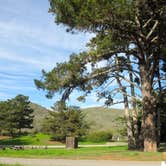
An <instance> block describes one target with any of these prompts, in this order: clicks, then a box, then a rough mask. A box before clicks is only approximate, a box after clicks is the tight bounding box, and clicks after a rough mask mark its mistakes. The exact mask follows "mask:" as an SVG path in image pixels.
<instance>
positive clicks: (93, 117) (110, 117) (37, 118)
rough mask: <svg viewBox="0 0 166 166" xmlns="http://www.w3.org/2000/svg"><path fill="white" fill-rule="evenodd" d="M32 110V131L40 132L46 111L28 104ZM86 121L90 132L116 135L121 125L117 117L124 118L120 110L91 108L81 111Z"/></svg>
mask: <svg viewBox="0 0 166 166" xmlns="http://www.w3.org/2000/svg"><path fill="white" fill-rule="evenodd" d="M30 106H31V108H32V109H34V113H33V114H34V123H33V125H34V129H33V130H34V131H40V129H41V126H42V122H43V120H44V119H45V118H46V117H47V116H48V115H49V111H50V110H48V109H46V108H44V107H42V106H40V105H38V104H35V103H31V104H30ZM82 111H83V112H84V113H85V117H86V120H87V121H88V122H89V123H90V124H91V131H99V130H110V131H112V132H113V133H116V132H117V130H118V129H119V128H122V124H120V123H119V121H117V118H118V117H122V116H124V111H123V110H122V109H109V108H104V107H91V108H85V109H82Z"/></svg>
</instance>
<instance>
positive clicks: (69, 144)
mask: <svg viewBox="0 0 166 166" xmlns="http://www.w3.org/2000/svg"><path fill="white" fill-rule="evenodd" d="M66 148H67V149H76V148H78V140H77V138H76V137H66Z"/></svg>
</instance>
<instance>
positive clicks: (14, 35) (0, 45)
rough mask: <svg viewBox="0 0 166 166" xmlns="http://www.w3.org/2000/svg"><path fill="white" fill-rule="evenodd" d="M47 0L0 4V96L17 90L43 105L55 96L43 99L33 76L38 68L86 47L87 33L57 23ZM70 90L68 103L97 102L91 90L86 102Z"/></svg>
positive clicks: (38, 74) (37, 74)
mask: <svg viewBox="0 0 166 166" xmlns="http://www.w3.org/2000/svg"><path fill="white" fill-rule="evenodd" d="M48 9H49V1H48V0H40V1H35V0H4V1H1V5H0V100H6V99H8V98H12V97H15V96H16V95H17V94H23V95H27V96H29V98H30V100H31V101H32V102H35V103H38V104H40V105H42V106H45V107H47V108H49V107H51V106H52V105H53V103H55V101H56V100H57V99H58V98H59V96H58V95H56V96H55V97H54V98H53V99H51V100H50V99H47V98H46V97H45V92H43V91H41V90H40V91H39V90H37V89H36V87H35V85H34V79H39V78H40V77H41V70H42V69H45V70H46V71H49V70H51V69H52V68H53V67H54V66H55V65H56V63H57V62H63V61H65V60H68V58H69V55H70V54H71V53H73V52H76V53H77V52H80V51H83V50H85V49H86V47H85V45H86V43H87V41H89V39H90V38H91V36H92V35H91V34H85V33H79V34H75V35H73V34H69V33H67V32H66V31H65V27H63V26H62V25H61V26H57V25H56V24H55V23H54V18H53V16H52V15H51V14H50V13H48ZM78 95H79V93H78V92H74V93H73V94H72V96H71V99H70V101H69V102H70V104H72V105H73V104H75V105H79V106H81V107H87V106H88V107H90V106H99V105H100V106H101V105H103V103H102V101H101V102H96V97H95V92H94V93H92V94H91V95H90V96H89V97H88V98H87V102H85V103H79V102H77V101H76V98H77V96H78Z"/></svg>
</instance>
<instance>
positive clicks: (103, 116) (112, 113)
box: [83, 107, 124, 133]
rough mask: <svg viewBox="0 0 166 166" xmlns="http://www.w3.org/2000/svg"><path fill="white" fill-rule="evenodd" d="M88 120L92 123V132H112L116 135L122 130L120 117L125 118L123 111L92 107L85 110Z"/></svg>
mask: <svg viewBox="0 0 166 166" xmlns="http://www.w3.org/2000/svg"><path fill="white" fill-rule="evenodd" d="M83 111H84V112H85V114H86V118H87V120H88V121H89V122H90V123H91V130H92V131H93V130H95V131H99V130H110V131H112V132H114V133H116V132H117V130H118V129H120V128H122V124H120V123H119V121H117V118H118V117H122V116H124V111H123V110H122V109H110V108H104V107H92V108H86V109H83Z"/></svg>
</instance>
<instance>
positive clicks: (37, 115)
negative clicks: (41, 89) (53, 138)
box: [30, 103, 49, 132]
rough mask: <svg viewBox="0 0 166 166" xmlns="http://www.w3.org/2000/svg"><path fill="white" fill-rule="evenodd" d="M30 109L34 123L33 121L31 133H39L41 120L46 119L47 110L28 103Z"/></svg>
mask: <svg viewBox="0 0 166 166" xmlns="http://www.w3.org/2000/svg"><path fill="white" fill-rule="evenodd" d="M30 106H31V108H32V109H33V110H34V112H33V115H34V121H33V126H34V128H33V131H36V132H38V131H40V130H41V126H42V123H43V120H44V119H45V118H46V116H47V115H48V114H49V110H48V109H46V108H45V107H42V106H41V105H38V104H35V103H30Z"/></svg>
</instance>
